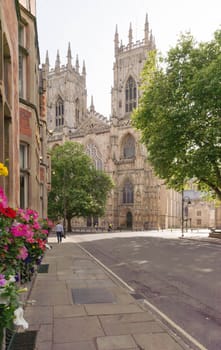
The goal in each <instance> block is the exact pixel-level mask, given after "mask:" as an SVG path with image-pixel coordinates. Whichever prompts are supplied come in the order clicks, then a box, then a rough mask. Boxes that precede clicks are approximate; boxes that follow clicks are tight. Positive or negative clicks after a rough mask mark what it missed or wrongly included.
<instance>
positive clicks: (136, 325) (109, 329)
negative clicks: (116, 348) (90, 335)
mask: <svg viewBox="0 0 221 350" xmlns="http://www.w3.org/2000/svg"><path fill="white" fill-rule="evenodd" d="M102 326H103V329H104V332H105V334H107V335H120V334H139V333H156V332H163V329H162V328H161V327H160V325H159V323H158V322H156V321H146V322H124V323H121V322H116V323H115V322H112V323H110V322H109V323H102Z"/></svg>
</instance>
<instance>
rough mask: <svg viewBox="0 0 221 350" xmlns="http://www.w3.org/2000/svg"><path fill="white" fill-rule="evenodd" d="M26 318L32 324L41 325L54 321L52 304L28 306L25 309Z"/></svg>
mask: <svg viewBox="0 0 221 350" xmlns="http://www.w3.org/2000/svg"><path fill="white" fill-rule="evenodd" d="M25 315H26V318H28V321H29V323H30V324H35V325H40V324H44V323H52V322H53V307H52V306H38V305H36V306H35V305H33V306H27V307H26V309H25Z"/></svg>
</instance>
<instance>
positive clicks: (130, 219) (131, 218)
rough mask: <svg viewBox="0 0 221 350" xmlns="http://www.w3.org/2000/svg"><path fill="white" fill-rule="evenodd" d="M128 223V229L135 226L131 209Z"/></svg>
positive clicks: (127, 218) (128, 213)
mask: <svg viewBox="0 0 221 350" xmlns="http://www.w3.org/2000/svg"><path fill="white" fill-rule="evenodd" d="M126 225H127V229H132V227H133V215H132V213H131V212H130V211H128V212H127V217H126Z"/></svg>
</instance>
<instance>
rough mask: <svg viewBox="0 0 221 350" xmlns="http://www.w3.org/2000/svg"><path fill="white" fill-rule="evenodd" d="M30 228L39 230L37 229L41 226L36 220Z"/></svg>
mask: <svg viewBox="0 0 221 350" xmlns="http://www.w3.org/2000/svg"><path fill="white" fill-rule="evenodd" d="M32 228H33V229H34V230H39V229H40V228H41V226H40V225H39V223H38V222H35V223H34V224H33V225H32Z"/></svg>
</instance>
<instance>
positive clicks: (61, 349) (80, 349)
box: [53, 341, 97, 350]
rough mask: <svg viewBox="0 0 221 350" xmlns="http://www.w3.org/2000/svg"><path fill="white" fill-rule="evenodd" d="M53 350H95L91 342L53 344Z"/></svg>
mask: <svg viewBox="0 0 221 350" xmlns="http://www.w3.org/2000/svg"><path fill="white" fill-rule="evenodd" d="M53 350H97V348H96V346H95V344H94V342H93V341H90V342H89V341H86V342H75V343H66V344H55V345H54V346H53Z"/></svg>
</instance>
